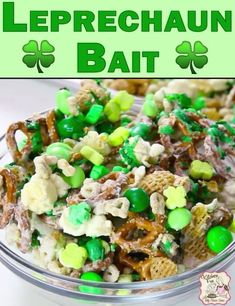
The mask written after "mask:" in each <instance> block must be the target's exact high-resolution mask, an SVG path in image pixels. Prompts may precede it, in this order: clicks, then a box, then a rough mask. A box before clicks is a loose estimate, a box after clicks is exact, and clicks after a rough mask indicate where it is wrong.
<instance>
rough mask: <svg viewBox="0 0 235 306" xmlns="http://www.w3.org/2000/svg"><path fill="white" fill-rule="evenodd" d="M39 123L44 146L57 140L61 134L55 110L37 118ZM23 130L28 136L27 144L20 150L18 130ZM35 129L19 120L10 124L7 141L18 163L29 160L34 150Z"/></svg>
mask: <svg viewBox="0 0 235 306" xmlns="http://www.w3.org/2000/svg"><path fill="white" fill-rule="evenodd" d="M35 121H36V122H38V123H39V129H40V134H41V137H42V142H43V145H44V146H48V145H49V144H50V143H52V142H57V141H58V140H59V136H58V134H57V131H56V126H55V124H56V118H55V112H54V111H50V112H48V113H47V114H46V118H44V117H41V118H38V119H36V120H35ZM17 131H21V132H22V133H24V135H25V136H26V137H27V141H26V144H25V145H24V147H23V148H22V150H19V148H18V145H17V141H16V137H15V135H16V132H17ZM34 133H35V131H31V130H30V129H29V128H28V127H27V124H26V122H23V121H19V122H16V123H13V124H11V125H10V126H9V128H8V130H7V134H6V141H7V146H8V149H9V152H10V154H11V156H12V158H13V160H14V161H15V162H16V163H24V162H25V161H27V158H28V156H29V154H30V153H31V152H32V136H33V135H34Z"/></svg>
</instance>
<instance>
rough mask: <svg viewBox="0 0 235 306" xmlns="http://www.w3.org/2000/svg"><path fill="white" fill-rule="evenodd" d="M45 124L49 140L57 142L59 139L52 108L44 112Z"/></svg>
mask: <svg viewBox="0 0 235 306" xmlns="http://www.w3.org/2000/svg"><path fill="white" fill-rule="evenodd" d="M46 124H47V129H48V134H49V137H50V139H51V142H57V141H58V140H59V136H58V133H57V131H56V117H55V112H54V111H53V110H52V111H49V112H48V113H47V114H46Z"/></svg>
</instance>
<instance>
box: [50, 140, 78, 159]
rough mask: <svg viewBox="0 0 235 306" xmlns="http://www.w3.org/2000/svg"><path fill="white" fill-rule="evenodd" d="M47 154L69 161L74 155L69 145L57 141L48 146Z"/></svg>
mask: <svg viewBox="0 0 235 306" xmlns="http://www.w3.org/2000/svg"><path fill="white" fill-rule="evenodd" d="M46 154H47V155H49V156H55V157H57V158H58V159H65V160H67V161H68V160H69V159H70V157H71V155H72V149H71V147H70V146H69V145H67V144H65V143H63V142H55V143H52V144H51V145H49V146H48V147H47V149H46Z"/></svg>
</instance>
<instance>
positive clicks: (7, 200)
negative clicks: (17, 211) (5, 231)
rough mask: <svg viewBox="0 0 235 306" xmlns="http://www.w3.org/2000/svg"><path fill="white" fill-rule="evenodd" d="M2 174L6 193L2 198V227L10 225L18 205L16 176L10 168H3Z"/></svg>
mask: <svg viewBox="0 0 235 306" xmlns="http://www.w3.org/2000/svg"><path fill="white" fill-rule="evenodd" d="M0 175H1V176H2V177H3V180H4V183H5V187H6V194H5V195H4V196H3V197H2V198H1V199H0V206H2V214H0V228H1V229H2V228H4V227H5V226H7V225H8V223H9V222H10V221H11V219H12V217H13V215H14V207H15V205H16V176H15V175H14V174H13V172H12V171H10V170H9V169H1V170H0Z"/></svg>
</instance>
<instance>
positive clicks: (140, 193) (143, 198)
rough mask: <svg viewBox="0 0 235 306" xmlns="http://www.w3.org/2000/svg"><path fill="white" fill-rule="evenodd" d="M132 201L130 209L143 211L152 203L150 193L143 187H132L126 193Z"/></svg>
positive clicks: (125, 195)
mask: <svg viewBox="0 0 235 306" xmlns="http://www.w3.org/2000/svg"><path fill="white" fill-rule="evenodd" d="M124 197H126V198H127V199H128V200H129V201H130V211H132V212H142V211H144V210H145V209H146V208H148V207H149V205H150V198H149V196H148V194H147V193H146V192H145V191H144V190H143V189H141V188H130V189H128V190H127V191H126V192H125V193H124Z"/></svg>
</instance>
